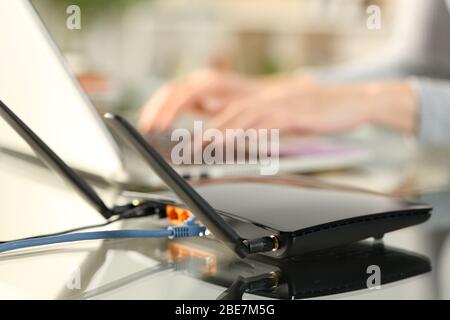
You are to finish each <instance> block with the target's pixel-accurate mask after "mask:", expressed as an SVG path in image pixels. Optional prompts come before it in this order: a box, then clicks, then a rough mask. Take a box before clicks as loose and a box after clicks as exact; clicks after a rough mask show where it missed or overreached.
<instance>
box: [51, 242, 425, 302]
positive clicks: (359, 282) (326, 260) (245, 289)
mask: <svg viewBox="0 0 450 320" xmlns="http://www.w3.org/2000/svg"><path fill="white" fill-rule="evenodd" d="M149 244H151V246H150V247H149ZM110 250H114V251H115V250H126V251H129V250H132V251H138V252H139V253H141V254H145V255H147V256H149V257H151V258H152V259H155V260H158V261H159V263H158V264H157V265H155V266H152V267H151V268H147V269H144V270H142V271H139V272H136V273H133V274H130V275H127V276H126V277H123V278H120V279H117V280H115V281H112V282H109V283H107V284H105V285H102V286H98V287H96V288H95V289H92V290H87V288H88V287H90V286H89V282H90V281H89V279H88V278H89V276H88V275H89V272H90V273H91V275H92V276H93V275H94V274H95V272H96V271H97V270H98V269H100V268H101V267H102V265H103V264H104V263H105V260H106V255H107V252H108V251H110ZM224 250H225V248H224V246H223V245H221V244H220V243H219V242H217V241H215V240H212V239H205V238H203V239H187V240H184V241H168V240H158V241H151V242H148V241H146V242H139V241H134V240H133V241H126V242H119V243H115V242H104V244H103V245H102V246H101V247H100V248H98V249H97V250H95V252H92V256H91V257H89V256H88V258H87V259H86V260H85V264H84V265H83V266H82V272H83V275H84V277H83V278H84V279H83V287H82V288H81V292H82V293H81V294H78V295H76V296H74V295H73V291H68V290H66V289H63V291H62V292H61V293H60V295H59V297H60V298H66V299H67V298H72V299H92V298H94V299H95V298H97V297H99V296H101V295H104V294H107V293H108V292H112V291H115V290H118V289H121V288H123V287H125V286H129V285H130V284H132V283H139V282H142V281H143V280H145V278H148V277H150V276H153V277H155V276H156V277H157V276H158V274H160V273H162V272H164V271H176V272H181V273H183V274H184V275H187V276H188V277H191V278H194V279H196V280H199V281H203V282H205V283H209V284H214V285H216V286H219V287H223V292H222V293H220V294H219V295H217V296H216V297H211V298H216V299H221V300H239V299H242V298H243V295H244V294H246V293H249V294H253V295H257V296H262V297H268V298H275V299H303V298H313V297H320V296H327V295H332V294H339V293H346V292H352V291H356V290H362V289H365V290H369V287H370V286H372V285H381V286H383V285H385V284H388V283H394V282H397V281H400V280H404V279H407V278H411V277H414V276H417V275H420V274H424V273H427V272H429V271H431V265H430V261H429V259H428V258H427V257H425V256H422V255H419V254H416V253H413V252H408V251H405V250H402V249H398V248H393V247H388V246H385V245H384V244H383V242H381V241H364V242H359V243H354V244H351V245H347V246H344V247H339V248H334V249H329V250H326V251H322V252H317V253H311V254H307V255H302V256H298V257H294V258H289V259H284V260H279V259H272V258H270V257H268V256H264V255H255V256H253V257H251V258H247V259H244V260H242V259H238V258H236V257H234V255H233V254H232V253H231V252H230V253H227V251H225V252H224ZM101 257H103V258H101ZM370 266H376V267H377V269H378V270H379V274H375V273H374V272H373V268H370ZM377 280H379V283H378V282H377ZM194 298H195V297H194Z"/></svg>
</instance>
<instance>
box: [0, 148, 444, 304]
mask: <svg viewBox="0 0 450 320" xmlns="http://www.w3.org/2000/svg"><path fill="white" fill-rule="evenodd" d="M427 161H428V160H427ZM426 163H428V162H426ZM428 164H429V163H428ZM419 167H420V170H419V169H417V170H415V171H414V172H415V173H417V175H415V176H413V178H414V179H412V180H411V179H410V180H408V179H407V181H409V182H408V183H404V184H403V185H402V186H401V187H399V188H397V189H396V190H390V191H391V192H392V193H400V194H404V195H407V196H409V197H414V198H416V199H419V200H421V201H424V202H427V203H429V204H431V205H432V206H433V207H434V211H433V216H432V218H431V219H430V220H429V221H428V222H426V223H425V224H422V225H420V226H416V227H412V228H407V229H403V230H401V231H397V232H393V233H390V234H387V235H386V236H385V238H384V240H383V241H382V242H380V241H373V240H368V241H365V242H362V243H357V244H354V245H351V246H348V247H345V248H339V249H333V250H331V251H328V252H322V253H320V254H312V255H306V256H302V257H298V258H295V259H290V260H286V261H282V262H280V261H277V260H271V259H267V258H264V257H260V256H258V257H256V258H253V259H246V260H238V259H236V258H235V257H234V256H233V255H232V254H231V253H229V251H228V249H226V248H225V247H224V246H223V245H221V244H220V243H218V242H216V241H215V240H213V239H210V238H202V239H193V240H183V241H178V240H177V241H169V240H165V239H146V240H142V239H140V240H134V239H130V240H108V241H92V242H83V243H74V244H65V245H55V246H50V247H43V248H38V249H30V250H22V251H17V252H12V253H9V254H3V255H0V298H2V299H13V298H25V299H37V298H38V299H55V298H56V299H218V298H241V297H242V298H244V299H267V298H281V299H292V298H318V299H327V298H333V299H435V298H437V299H440V298H446V299H449V298H450V274H448V273H447V272H445V271H446V270H450V243H449V241H448V238H449V237H448V231H449V230H450V188H449V187H448V186H447V185H446V184H445V183H442V181H443V180H445V179H443V176H444V175H446V174H447V173H448V172H447V171H445V165H443V164H442V162H439V163H437V164H436V165H431V168H434V169H436V170H441V171H440V174H439V172H438V173H436V172H434V171H433V172H430V170H428V171H426V170H425V174H424V173H423V170H424V168H426V167H424V164H423V163H422V164H420V163H419ZM419 173H420V174H419ZM346 174H350V173H349V172H345V173H329V174H327V175H323V176H322V177H323V178H328V179H330V180H336V179H337V177H339V176H341V177H342V179H343V181H345V175H346ZM351 174H353V175H354V173H351ZM427 175H429V176H430V177H436V176H438V177H439V178H440V179H437V180H438V181H439V183H436V178H434V179H435V180H433V181H434V182H433V181H431V182H430V180H429V179H428V180H427V179H426V176H427ZM445 181H447V180H445ZM92 183H93V185H94V186H96V187H97V189H98V191H99V192H100V193H101V196H102V197H103V198H104V199H105V200H106V201H107V202H108V203H110V204H111V203H114V202H115V203H117V202H121V201H126V200H127V199H129V198H130V197H136V196H137V195H136V194H131V193H129V192H125V193H124V192H123V190H120V189H118V188H114V187H112V186H108V185H106V184H104V183H102V182H101V181H92ZM372 189H376V187H374V188H372ZM0 192H1V193H0V194H1V199H2V200H1V204H0V208H1V211H0V212H1V213H0V235H1V237H0V238H1V239H0V240H7V239H14V238H19V237H25V236H30V235H36V234H43V233H49V232H55V231H59V230H64V229H67V228H72V227H77V226H83V225H87V224H95V223H101V222H102V221H103V220H102V218H101V217H100V215H99V214H97V213H96V212H95V211H94V210H93V209H91V208H90V207H89V206H88V205H86V204H85V203H84V202H83V201H82V200H81V199H80V198H79V197H78V196H77V195H76V194H75V193H74V192H72V190H71V189H68V188H67V187H66V186H65V185H64V183H62V182H61V181H59V180H58V178H57V177H56V176H55V175H54V174H52V173H50V172H49V171H48V170H47V169H46V168H44V167H42V166H40V165H36V164H34V163H30V162H29V161H25V160H23V159H19V158H16V157H14V156H11V155H9V154H6V153H4V152H0ZM141 196H142V194H141ZM162 226H163V225H162V223H161V222H158V221H155V220H153V219H151V218H145V219H136V220H132V221H125V222H121V224H115V225H112V226H110V227H109V228H145V227H148V228H155V227H162ZM371 265H378V266H379V267H380V271H381V277H382V279H384V281H385V282H386V283H383V284H382V285H381V288H380V289H368V288H367V279H368V278H369V276H370V274H368V273H367V268H368V267H369V266H371Z"/></svg>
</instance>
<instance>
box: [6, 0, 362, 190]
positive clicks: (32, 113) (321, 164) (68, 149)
mask: <svg viewBox="0 0 450 320" xmlns="http://www.w3.org/2000/svg"><path fill="white" fill-rule="evenodd" d="M0 39H1V42H0V70H1V72H0V98H1V99H2V100H3V101H4V102H5V103H6V104H8V105H9V106H11V108H13V109H14V112H15V113H17V115H18V116H19V117H21V118H22V119H23V120H24V121H25V122H26V123H27V124H29V125H30V127H31V128H32V129H33V130H34V131H35V132H36V133H37V134H38V135H39V136H40V137H42V139H43V140H44V141H46V142H47V143H48V145H49V146H50V147H51V148H52V149H54V150H55V151H56V152H57V153H58V154H59V155H60V156H61V157H62V158H63V159H64V160H65V161H66V162H67V163H68V164H69V165H71V166H72V167H74V168H76V169H78V170H80V171H83V172H87V173H91V174H95V175H98V176H101V177H102V178H104V179H107V180H108V181H116V182H125V183H126V182H133V183H139V184H142V183H144V184H148V183H157V182H158V181H159V180H158V179H157V178H156V176H155V175H154V174H152V172H151V171H150V170H149V169H148V168H147V167H146V165H145V164H144V163H143V162H141V161H140V160H138V159H139V158H138V157H134V156H133V155H132V154H131V152H128V151H127V150H126V149H124V148H123V147H122V146H120V145H119V144H118V142H117V141H116V140H115V139H114V138H113V137H112V136H111V134H110V132H109V131H108V129H107V128H106V126H105V125H104V123H103V122H102V119H101V117H100V116H99V115H98V114H97V113H96V111H95V110H94V108H93V106H92V104H91V102H90V100H89V99H88V98H87V96H86V94H85V93H84V92H83V90H82V89H81V87H80V86H79V84H78V82H77V80H76V79H75V77H74V75H73V73H72V72H71V70H70V69H69V67H68V65H67V64H66V63H65V61H64V58H63V56H62V54H61V52H60V51H59V50H58V48H57V46H56V45H55V43H54V42H53V40H52V39H51V37H50V36H49V33H48V32H47V30H46V29H45V27H44V25H43V24H42V22H41V20H40V17H39V16H38V14H37V13H36V10H35V9H34V7H33V6H32V5H31V4H30V2H29V1H28V0H14V1H11V0H0ZM315 141H316V142H314V145H311V142H308V143H307V146H306V149H304V150H303V151H302V145H301V143H300V142H299V143H300V144H298V145H297V146H296V145H295V144H294V145H292V142H290V146H288V147H287V150H288V151H289V150H290V151H289V152H287V154H286V156H285V157H282V158H280V162H279V164H280V166H279V168H280V171H279V172H281V173H283V172H305V171H320V170H326V169H336V168H342V167H349V166H354V165H357V164H360V163H362V162H364V161H367V160H368V159H369V158H370V152H369V151H368V150H367V149H365V148H362V147H351V148H348V146H344V147H343V148H341V146H340V145H339V144H338V143H334V142H332V145H331V147H330V145H329V143H328V145H325V146H324V145H322V146H320V144H321V143H322V142H321V141H319V140H315ZM0 147H1V148H4V149H8V150H12V151H14V152H19V153H23V154H29V155H33V153H32V151H31V149H29V148H28V146H27V145H26V144H25V143H24V142H23V141H22V140H21V139H20V138H19V137H18V136H17V135H16V134H15V133H14V132H13V131H12V129H10V128H9V127H8V126H7V125H6V124H4V123H3V122H0ZM281 147H282V148H283V146H281ZM299 150H300V152H298V151H299ZM176 169H177V170H178V171H179V172H180V173H181V174H182V175H184V176H187V177H191V178H195V177H198V176H211V177H217V176H224V175H257V174H259V173H260V170H259V169H260V168H259V166H257V165H251V166H250V165H216V166H202V165H200V166H182V167H176Z"/></svg>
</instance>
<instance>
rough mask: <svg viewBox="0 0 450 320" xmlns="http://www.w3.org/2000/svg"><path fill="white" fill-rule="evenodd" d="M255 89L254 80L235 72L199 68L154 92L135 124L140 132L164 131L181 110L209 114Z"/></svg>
mask: <svg viewBox="0 0 450 320" xmlns="http://www.w3.org/2000/svg"><path fill="white" fill-rule="evenodd" d="M256 88H257V85H256V82H255V81H253V80H250V79H247V78H244V77H241V76H238V75H236V74H232V73H227V72H223V71H218V70H214V69H206V70H201V71H198V72H196V73H194V74H192V75H190V76H188V77H187V78H185V79H181V80H178V81H174V82H173V83H170V84H167V85H166V86H164V87H163V88H161V89H160V90H159V91H157V92H156V94H155V95H154V96H153V97H152V98H151V99H150V100H149V101H148V102H147V104H146V105H145V106H144V107H143V108H142V110H141V114H140V118H139V122H138V127H139V129H140V130H141V131H142V132H143V133H149V132H154V131H164V130H167V129H168V128H170V126H171V124H172V122H173V121H174V119H175V118H176V117H177V116H178V115H179V114H180V113H182V112H185V111H192V110H196V111H200V112H203V113H205V114H208V115H212V114H215V113H216V112H218V111H220V110H221V109H223V108H224V107H225V106H227V105H228V104H230V102H231V101H233V100H236V99H240V98H243V97H245V96H248V95H250V94H252V93H254V92H255V91H256Z"/></svg>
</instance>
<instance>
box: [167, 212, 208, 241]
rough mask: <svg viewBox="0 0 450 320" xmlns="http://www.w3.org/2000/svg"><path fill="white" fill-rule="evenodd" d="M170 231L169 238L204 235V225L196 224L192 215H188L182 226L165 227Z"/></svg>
mask: <svg viewBox="0 0 450 320" xmlns="http://www.w3.org/2000/svg"><path fill="white" fill-rule="evenodd" d="M167 230H169V231H170V232H171V235H170V236H169V239H174V238H188V237H202V236H204V235H205V232H206V227H205V226H202V225H200V224H198V223H197V222H196V220H195V217H194V216H191V217H189V218H188V219H187V220H186V221H185V223H184V224H183V225H182V226H175V227H169V228H167Z"/></svg>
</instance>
